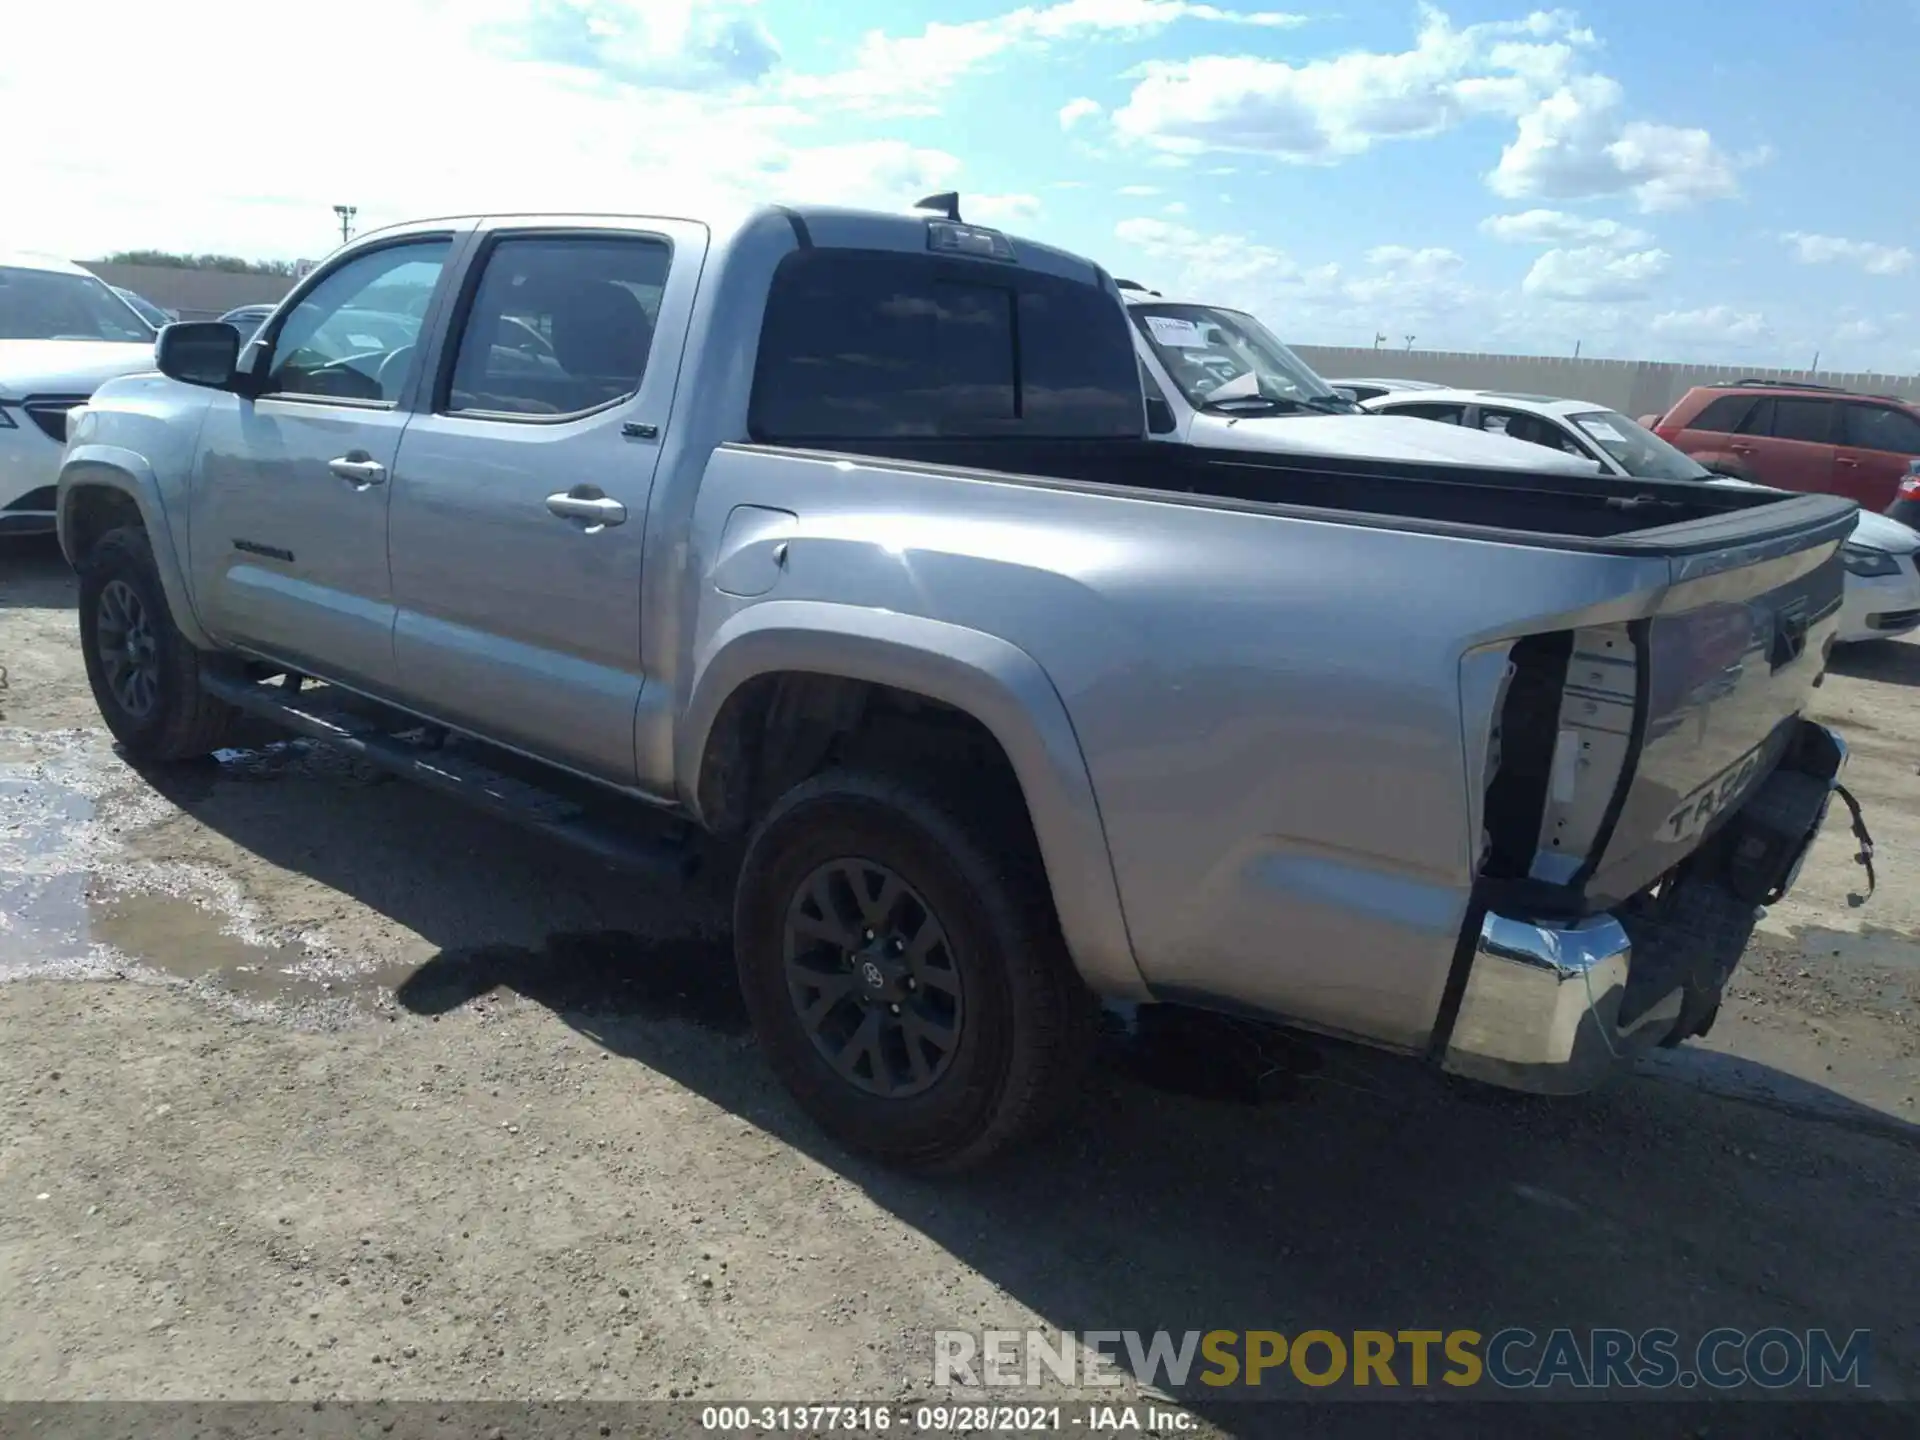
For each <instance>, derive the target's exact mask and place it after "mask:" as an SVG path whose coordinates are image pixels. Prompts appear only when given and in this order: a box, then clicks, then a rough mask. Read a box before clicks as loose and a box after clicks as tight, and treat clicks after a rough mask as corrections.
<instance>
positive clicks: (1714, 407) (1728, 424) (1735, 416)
mask: <svg viewBox="0 0 1920 1440" xmlns="http://www.w3.org/2000/svg"><path fill="white" fill-rule="evenodd" d="M1752 409H1753V396H1751V395H1720V396H1716V397H1715V398H1714V399H1712V400H1709V401H1708V402H1707V408H1706V409H1704V410H1702V411H1701V412H1700V413H1699V414H1698V415H1696V416H1694V417H1693V419H1692V420H1690V421H1688V422H1687V429H1689V430H1712V431H1715V432H1718V433H1720V434H1723V435H1731V434H1732V433H1733V432H1734V431H1736V430H1738V429H1739V428H1740V422H1741V421H1743V420H1745V419H1746V418H1747V414H1748V412H1749V411H1751V410H1752Z"/></svg>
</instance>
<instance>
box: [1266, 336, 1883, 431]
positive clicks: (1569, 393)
mask: <svg viewBox="0 0 1920 1440" xmlns="http://www.w3.org/2000/svg"><path fill="white" fill-rule="evenodd" d="M1293 349H1294V351H1295V353H1297V354H1298V355H1299V356H1300V358H1301V359H1302V360H1304V361H1306V362H1307V363H1308V364H1309V365H1311V366H1312V367H1313V368H1314V369H1315V370H1317V371H1319V372H1320V373H1321V374H1322V375H1325V376H1327V377H1328V378H1330V379H1332V378H1337V377H1339V376H1343V375H1346V376H1354V377H1361V376H1368V375H1378V376H1381V377H1383V378H1385V379H1392V380H1433V381H1437V382H1439V383H1440V384H1443V385H1455V386H1459V387H1461V388H1464V389H1476V390H1512V391H1518V392H1521V393H1523V394H1529V395H1555V396H1560V397H1563V398H1565V399H1569V400H1591V401H1592V402H1593V403H1594V404H1596V405H1604V406H1606V407H1607V408H1608V409H1611V410H1618V411H1619V412H1620V413H1621V414H1623V415H1626V416H1629V417H1631V418H1633V419H1638V418H1639V417H1640V416H1642V415H1649V414H1654V413H1657V412H1664V411H1665V410H1666V409H1667V407H1668V406H1670V405H1672V404H1673V402H1674V401H1676V400H1678V399H1679V398H1680V397H1681V396H1682V395H1684V394H1685V393H1686V392H1687V389H1688V388H1689V387H1690V386H1694V385H1705V384H1709V383H1711V382H1713V381H1716V380H1738V379H1741V378H1742V377H1744V376H1749V375H1750V376H1753V377H1755V378H1756V379H1762V380H1789V381H1791V380H1801V381H1806V380H1811V381H1814V382H1815V383H1817V384H1821V385H1837V386H1840V387H1842V388H1843V389H1847V390H1859V391H1864V392H1865V393H1867V394H1869V395H1898V396H1901V397H1902V398H1904V399H1909V400H1913V399H1920V376H1914V375H1870V374H1851V373H1846V372H1841V371H1827V370H1823V371H1821V372H1820V373H1818V374H1817V375H1816V374H1815V373H1813V372H1812V371H1810V370H1770V369H1765V368H1757V367H1754V366H1751V365H1746V366H1743V365H1680V364H1673V363H1669V362H1666V361H1661V360H1575V359H1573V358H1571V357H1567V356H1551V355H1473V354H1464V353H1456V352H1453V351H1446V350H1411V351H1408V350H1388V349H1381V350H1368V349H1362V348H1358V347H1356V348H1352V349H1349V348H1346V347H1344V346H1334V345H1295V346H1294V347H1293Z"/></svg>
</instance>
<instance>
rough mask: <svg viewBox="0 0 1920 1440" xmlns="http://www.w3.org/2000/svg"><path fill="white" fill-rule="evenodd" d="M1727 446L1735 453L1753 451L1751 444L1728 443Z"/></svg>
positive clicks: (1744, 453)
mask: <svg viewBox="0 0 1920 1440" xmlns="http://www.w3.org/2000/svg"><path fill="white" fill-rule="evenodd" d="M1727 448H1728V449H1729V450H1731V451H1733V453H1734V454H1736V455H1751V454H1752V453H1753V446H1751V445H1729V446H1727Z"/></svg>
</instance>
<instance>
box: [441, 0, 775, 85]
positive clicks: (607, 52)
mask: <svg viewBox="0 0 1920 1440" xmlns="http://www.w3.org/2000/svg"><path fill="white" fill-rule="evenodd" d="M463 9H464V10H465V11H466V13H467V14H468V16H469V17H471V18H472V19H473V20H475V21H477V22H478V23H479V28H480V34H481V36H482V38H483V40H484V41H486V42H490V43H491V44H492V45H493V46H494V47H496V48H497V49H498V50H499V51H500V52H501V53H503V54H506V55H509V56H512V57H515V58H520V59H527V60H533V61H537V62H546V63H551V64H555V65H562V66H569V67H574V68H578V69H582V70H588V71H592V72H594V73H595V74H599V75H605V76H607V77H608V78H610V79H613V80H616V81H618V82H621V83H623V84H629V85H650V86H665V87H686V88H692V89H704V88H708V87H710V86H716V85H719V86H724V85H729V84H748V83H751V82H753V81H756V80H758V79H760V78H761V77H762V76H763V75H765V74H767V72H768V71H770V70H772V69H773V68H774V66H776V65H777V64H779V63H780V47H779V46H778V45H777V44H776V43H775V42H774V39H773V36H772V35H770V34H769V33H768V32H767V28H766V26H764V25H763V24H761V23H760V20H759V18H758V16H756V15H755V14H754V13H753V6H752V3H751V0H747V3H727V0H705V3H702V0H646V3H644V4H634V3H631V0H509V3H506V4H501V3H496V0H465V3H464V4H463Z"/></svg>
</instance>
